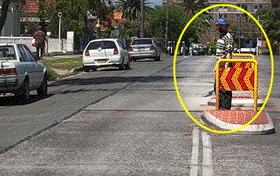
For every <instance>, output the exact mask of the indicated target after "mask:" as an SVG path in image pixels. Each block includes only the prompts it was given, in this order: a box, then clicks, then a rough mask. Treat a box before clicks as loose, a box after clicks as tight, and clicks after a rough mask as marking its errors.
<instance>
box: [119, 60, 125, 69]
mask: <svg viewBox="0 0 280 176" xmlns="http://www.w3.org/2000/svg"><path fill="white" fill-rule="evenodd" d="M119 69H120V70H124V69H125V66H124V60H123V61H122V63H121V65H120V66H119Z"/></svg>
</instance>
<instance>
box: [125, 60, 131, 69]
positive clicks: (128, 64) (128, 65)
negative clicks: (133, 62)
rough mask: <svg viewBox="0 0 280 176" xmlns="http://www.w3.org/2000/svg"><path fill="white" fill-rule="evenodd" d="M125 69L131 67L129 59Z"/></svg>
mask: <svg viewBox="0 0 280 176" xmlns="http://www.w3.org/2000/svg"><path fill="white" fill-rule="evenodd" d="M125 69H126V70H129V69H130V62H129V61H127V63H126V65H125Z"/></svg>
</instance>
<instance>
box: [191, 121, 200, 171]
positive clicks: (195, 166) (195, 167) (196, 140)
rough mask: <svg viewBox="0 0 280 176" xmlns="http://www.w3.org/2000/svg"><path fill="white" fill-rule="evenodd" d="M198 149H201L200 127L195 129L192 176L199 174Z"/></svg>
mask: <svg viewBox="0 0 280 176" xmlns="http://www.w3.org/2000/svg"><path fill="white" fill-rule="evenodd" d="M198 148H199V130H198V127H195V128H194V129H193V146H192V159H191V171H190V175H191V176H196V175H197V172H198Z"/></svg>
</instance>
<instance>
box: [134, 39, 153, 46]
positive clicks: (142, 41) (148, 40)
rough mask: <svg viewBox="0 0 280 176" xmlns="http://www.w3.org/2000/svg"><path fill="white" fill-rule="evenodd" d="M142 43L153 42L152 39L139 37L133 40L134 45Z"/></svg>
mask: <svg viewBox="0 0 280 176" xmlns="http://www.w3.org/2000/svg"><path fill="white" fill-rule="evenodd" d="M140 44H153V42H152V40H151V39H138V40H134V41H133V42H132V45H140Z"/></svg>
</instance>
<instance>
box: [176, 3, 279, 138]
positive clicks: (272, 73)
mask: <svg viewBox="0 0 280 176" xmlns="http://www.w3.org/2000/svg"><path fill="white" fill-rule="evenodd" d="M220 6H228V7H232V8H236V9H238V10H241V11H243V12H244V13H246V14H247V15H248V16H250V17H251V18H252V19H253V20H254V21H255V22H256V23H257V25H258V26H259V28H260V29H261V30H262V33H263V34H264V36H265V39H266V42H267V44H268V47H269V51H270V57H271V81H270V86H269V90H268V93H267V96H266V99H265V101H264V104H263V105H262V107H261V109H260V110H259V112H258V113H257V114H256V116H255V117H254V118H253V119H252V120H250V121H249V122H248V123H247V124H245V125H244V126H242V127H240V128H237V129H234V130H231V131H219V130H213V129H210V128H208V127H206V126H204V125H202V124H200V123H199V122H198V121H197V120H196V119H195V118H193V116H192V115H191V114H190V113H189V111H188V110H187V108H186V106H185V104H184V102H183V101H182V98H181V96H180V93H179V89H178V86H177V80H176V56H177V52H178V48H179V44H180V42H181V40H182V37H183V35H184V33H185V31H186V30H187V28H188V27H189V25H190V24H191V23H192V21H193V20H194V19H195V18H196V17H198V16H199V15H200V14H202V13H203V12H204V11H206V10H208V9H211V8H214V7H220ZM273 75H274V62H273V53H272V49H271V45H270V42H269V40H268V37H267V35H266V33H265V31H264V29H263V28H262V26H261V25H260V23H259V22H258V21H257V20H256V18H255V17H253V16H252V15H251V14H250V13H249V12H247V11H246V10H244V9H242V8H240V7H237V6H235V5H230V4H216V5H212V6H209V7H207V8H205V9H203V10H201V11H200V12H198V13H197V14H196V15H195V16H194V17H192V19H191V20H190V21H189V22H188V23H187V25H186V26H185V28H184V29H183V31H182V33H181V35H180V37H179V39H178V42H177V45H176V48H175V53H174V61H173V78H174V84H175V89H176V93H177V96H178V99H179V101H180V103H181V105H182V107H183V108H184V110H185V111H186V113H187V114H188V115H189V116H190V117H191V119H192V120H193V121H194V122H195V123H197V124H198V125H199V126H200V127H202V128H204V129H205V130H208V131H211V132H213V133H233V132H237V131H239V130H241V129H243V128H245V127H246V126H248V125H249V124H250V123H252V122H253V121H254V120H255V119H256V118H257V117H258V116H259V114H260V113H261V112H262V110H263V108H264V107H265V105H266V103H267V100H268V99H269V96H270V92H271V89H272V84H273Z"/></svg>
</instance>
